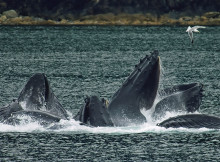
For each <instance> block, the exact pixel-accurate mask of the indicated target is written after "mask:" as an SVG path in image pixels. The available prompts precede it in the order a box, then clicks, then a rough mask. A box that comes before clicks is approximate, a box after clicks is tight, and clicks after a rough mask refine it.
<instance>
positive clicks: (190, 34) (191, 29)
mask: <svg viewBox="0 0 220 162" xmlns="http://www.w3.org/2000/svg"><path fill="white" fill-rule="evenodd" d="M198 28H206V27H205V26H194V27H192V28H191V27H190V26H188V28H187V30H186V32H188V34H189V37H190V39H191V43H193V32H199V31H198V30H197V29H198Z"/></svg>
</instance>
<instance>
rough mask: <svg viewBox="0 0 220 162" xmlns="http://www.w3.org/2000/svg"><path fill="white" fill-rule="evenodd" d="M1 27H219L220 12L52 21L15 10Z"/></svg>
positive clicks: (0, 20)
mask: <svg viewBox="0 0 220 162" xmlns="http://www.w3.org/2000/svg"><path fill="white" fill-rule="evenodd" d="M0 24H1V25H220V12H207V13H204V14H203V15H202V16H192V17H190V16H183V17H180V18H172V17H171V16H170V15H169V14H163V15H160V16H159V17H158V16H155V15H153V14H151V13H146V14H126V13H124V14H117V15H116V14H112V13H109V14H97V15H86V16H80V17H78V18H75V19H69V20H68V19H61V20H59V21H58V20H52V19H47V20H46V19H44V18H39V17H33V16H21V15H18V13H17V12H16V11H15V10H9V11H5V12H3V13H2V14H1V15H0Z"/></svg>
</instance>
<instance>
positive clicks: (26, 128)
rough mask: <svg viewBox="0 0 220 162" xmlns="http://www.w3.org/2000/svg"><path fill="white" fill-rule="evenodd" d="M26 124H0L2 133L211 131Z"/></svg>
mask: <svg viewBox="0 0 220 162" xmlns="http://www.w3.org/2000/svg"><path fill="white" fill-rule="evenodd" d="M176 115H177V114H172V113H170V114H167V116H166V118H168V117H171V116H176ZM22 117H23V119H25V120H24V122H22V123H21V124H20V125H16V126H12V125H6V124H2V123H0V128H1V129H0V132H51V131H52V132H57V133H99V134H100V133H104V134H133V133H149V132H155V133H165V132H196V133H197V132H204V131H210V129H207V128H201V129H187V128H168V129H166V128H163V127H159V126H157V125H156V124H157V123H156V122H153V121H148V122H147V123H145V124H142V125H136V126H128V127H89V126H86V125H80V123H79V122H78V121H75V120H74V119H71V120H61V121H60V122H59V123H56V124H51V125H50V126H49V128H51V127H53V126H58V127H57V129H47V128H44V127H43V126H41V125H40V124H39V123H38V122H35V121H33V120H31V119H28V118H27V117H25V116H22Z"/></svg>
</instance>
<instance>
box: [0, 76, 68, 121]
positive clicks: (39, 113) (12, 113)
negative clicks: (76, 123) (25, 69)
mask: <svg viewBox="0 0 220 162" xmlns="http://www.w3.org/2000/svg"><path fill="white" fill-rule="evenodd" d="M22 115H27V116H30V117H31V118H34V119H36V120H38V121H40V122H41V123H43V124H44V123H52V122H54V121H60V119H68V114H67V111H66V110H65V109H64V108H63V107H62V105H61V104H60V102H59V101H58V99H57V97H56V96H55V95H54V93H53V91H52V89H51V87H50V85H49V82H48V80H47V77H46V76H45V74H41V73H37V74H34V75H33V76H32V77H31V78H30V79H29V80H28V82H27V84H26V85H25V87H24V88H23V90H22V91H21V93H20V95H19V97H18V99H16V100H13V101H12V103H10V104H9V105H7V106H5V107H3V108H0V122H3V123H7V124H18V123H19V118H18V116H22Z"/></svg>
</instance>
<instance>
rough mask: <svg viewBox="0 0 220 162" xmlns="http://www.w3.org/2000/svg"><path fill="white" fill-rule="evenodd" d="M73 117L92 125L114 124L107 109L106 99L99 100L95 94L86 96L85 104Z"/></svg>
mask: <svg viewBox="0 0 220 162" xmlns="http://www.w3.org/2000/svg"><path fill="white" fill-rule="evenodd" d="M74 119H75V120H78V121H80V122H82V123H83V124H86V125H91V126H94V127H97V126H102V127H104V126H114V125H113V122H112V120H111V118H110V115H109V112H108V109H107V103H106V100H105V99H102V101H100V100H99V98H98V97H97V96H91V97H87V98H86V99H85V106H84V107H82V108H81V109H80V111H79V112H78V114H77V115H76V116H75V117H74Z"/></svg>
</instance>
